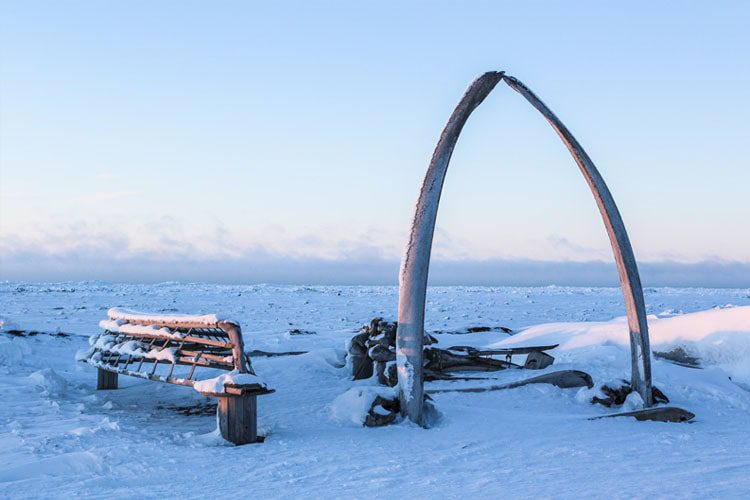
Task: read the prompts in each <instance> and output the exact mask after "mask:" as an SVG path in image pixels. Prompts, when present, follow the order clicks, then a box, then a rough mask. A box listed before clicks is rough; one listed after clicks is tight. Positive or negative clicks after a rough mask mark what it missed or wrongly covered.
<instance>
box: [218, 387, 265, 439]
mask: <svg viewBox="0 0 750 500" xmlns="http://www.w3.org/2000/svg"><path fill="white" fill-rule="evenodd" d="M256 397H257V396H255V395H254V394H244V395H242V396H225V397H220V398H219V407H218V408H217V410H216V411H217V419H218V421H219V430H220V432H221V436H222V437H223V438H224V439H226V440H227V441H229V442H230V443H234V444H247V443H256V442H258V421H257V408H258V407H257V403H256Z"/></svg>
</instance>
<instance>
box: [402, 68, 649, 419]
mask: <svg viewBox="0 0 750 500" xmlns="http://www.w3.org/2000/svg"><path fill="white" fill-rule="evenodd" d="M501 81H504V82H505V83H506V84H508V86H509V87H510V88H512V89H513V90H515V91H516V92H518V93H520V94H521V95H522V96H523V97H525V98H526V100H527V101H528V102H529V103H530V104H531V105H532V106H534V108H536V109H537V110H538V111H539V112H540V113H541V114H542V115H543V116H544V118H545V119H546V120H547V121H548V122H549V123H550V125H551V126H552V128H553V129H554V130H555V132H557V134H558V135H559V136H560V138H561V139H562V141H563V143H564V144H565V146H566V147H567V149H568V151H570V153H571V155H572V156H573V159H574V160H575V162H576V164H577V165H578V167H579V169H580V171H581V173H582V174H583V176H584V178H585V180H586V182H587V183H588V185H589V187H590V189H591V192H592V194H593V195H594V199H595V201H596V204H597V206H598V208H599V212H600V213H601V216H602V219H603V221H604V226H605V228H606V230H607V235H608V236H609V240H610V243H611V245H612V250H613V253H614V257H615V262H616V264H617V271H618V274H619V277H620V283H621V286H622V293H623V297H624V299H625V307H626V310H627V317H628V326H629V330H630V350H631V383H632V386H633V388H634V389H635V390H636V391H637V392H638V393H639V394H640V395H641V398H642V399H643V402H644V404H645V406H646V407H649V406H651V405H652V404H653V398H652V394H651V350H650V346H649V337H648V324H647V323H646V307H645V303H644V299H643V290H642V287H641V280H640V276H639V274H638V267H637V265H636V260H635V255H634V254H633V249H632V247H631V245H630V239H629V238H628V233H627V231H626V230H625V224H624V223H623V221H622V217H621V216H620V212H619V210H618V209H617V206H616V205H615V200H614V198H613V197H612V194H611V193H610V191H609V189H608V188H607V185H606V184H605V182H604V179H603V178H602V176H601V174H600V173H599V171H598V170H597V168H596V166H595V165H594V163H593V162H592V161H591V158H589V156H588V154H587V153H586V152H585V151H584V149H583V147H581V145H580V144H579V143H578V141H577V140H576V139H575V137H573V134H571V133H570V131H569V130H568V129H567V127H565V125H563V123H562V122H561V121H560V120H559V119H558V118H557V116H555V114H554V113H552V111H551V110H550V109H549V108H548V107H547V106H546V105H545V104H544V103H543V102H542V101H541V100H540V99H539V98H538V97H537V96H536V95H535V94H534V93H533V92H532V91H531V90H530V89H529V88H528V87H526V86H525V85H524V84H523V83H522V82H520V81H519V80H518V79H516V78H514V77H512V76H509V75H506V74H505V73H504V72H502V71H489V72H487V73H484V74H483V75H481V76H480V77H479V78H477V79H476V80H474V82H472V84H471V85H470V86H469V88H468V89H467V91H466V93H465V94H464V96H463V97H462V99H461V101H460V102H459V103H458V105H457V106H456V108H455V110H454V111H453V114H452V115H451V117H450V119H449V120H448V123H447V124H446V126H445V128H444V129H443V132H442V134H441V135H440V139H439V141H438V143H437V146H436V147H435V151H434V153H433V155H432V159H431V161H430V165H429V167H428V168H427V173H426V174H425V178H424V181H423V183H422V188H421V190H420V193H419V198H418V200H417V205H416V208H415V211H414V216H413V219H412V224H411V231H410V234H409V240H408V242H407V245H406V250H405V252H404V256H403V258H402V260H401V271H400V276H399V304H398V332H397V335H396V337H397V340H396V345H397V348H396V362H397V372H398V385H399V398H400V400H401V405H400V407H401V412H402V413H403V414H404V415H405V416H407V417H408V418H409V419H411V420H412V421H414V422H416V423H418V424H421V423H422V412H423V405H424V376H423V375H424V374H423V367H424V364H423V356H424V354H423V348H422V343H423V337H424V317H425V296H426V291H427V275H428V272H429V268H430V254H431V252H432V239H433V234H434V231H435V221H436V219H437V211H438V205H439V203H440V195H441V192H442V189H443V183H444V181H445V175H446V173H447V170H448V164H449V163H450V159H451V155H452V154H453V149H454V148H455V146H456V142H457V141H458V137H459V135H460V134H461V130H462V129H463V127H464V125H465V124H466V121H467V120H468V118H469V116H470V115H471V113H472V112H473V111H474V109H476V108H477V106H479V105H480V104H481V103H482V102H483V101H484V99H485V98H486V97H487V96H488V95H489V94H490V92H492V90H493V89H494V88H495V86H496V85H497V84H498V83H500V82H501Z"/></svg>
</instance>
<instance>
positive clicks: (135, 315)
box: [107, 307, 219, 326]
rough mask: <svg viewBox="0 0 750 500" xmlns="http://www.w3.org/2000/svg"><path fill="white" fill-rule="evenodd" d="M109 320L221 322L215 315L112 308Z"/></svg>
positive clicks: (109, 312) (201, 323)
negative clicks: (160, 312) (158, 312)
mask: <svg viewBox="0 0 750 500" xmlns="http://www.w3.org/2000/svg"><path fill="white" fill-rule="evenodd" d="M107 316H109V319H113V320H121V321H124V322H131V323H132V322H136V321H147V322H161V323H195V324H199V325H206V326H209V325H215V324H216V323H218V322H219V320H218V319H217V318H216V315H215V314H153V313H144V312H140V311H132V310H130V309H125V308H122V307H112V308H110V309H109V311H107Z"/></svg>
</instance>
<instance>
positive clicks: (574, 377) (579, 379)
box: [427, 370, 594, 394]
mask: <svg viewBox="0 0 750 500" xmlns="http://www.w3.org/2000/svg"><path fill="white" fill-rule="evenodd" d="M530 384H551V385H554V386H555V387H560V388H561V389H570V388H573V387H589V388H591V387H593V385H594V382H593V381H592V380H591V375H589V374H588V373H586V372H582V371H579V370H562V371H559V372H552V373H545V374H544V375H539V376H538V377H532V378H527V379H526V380H519V381H518V382H512V383H510V384H503V385H489V386H486V387H461V388H457V389H430V390H428V391H427V394H442V393H446V392H489V391H502V390H505V389H515V388H517V387H523V386H525V385H530Z"/></svg>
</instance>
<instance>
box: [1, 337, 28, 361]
mask: <svg viewBox="0 0 750 500" xmlns="http://www.w3.org/2000/svg"><path fill="white" fill-rule="evenodd" d="M30 354H31V348H30V347H29V346H28V345H25V344H21V343H19V342H13V340H12V339H9V338H6V337H5V336H3V337H0V366H12V365H22V364H24V361H25V360H26V357H27V356H29V355H30Z"/></svg>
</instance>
